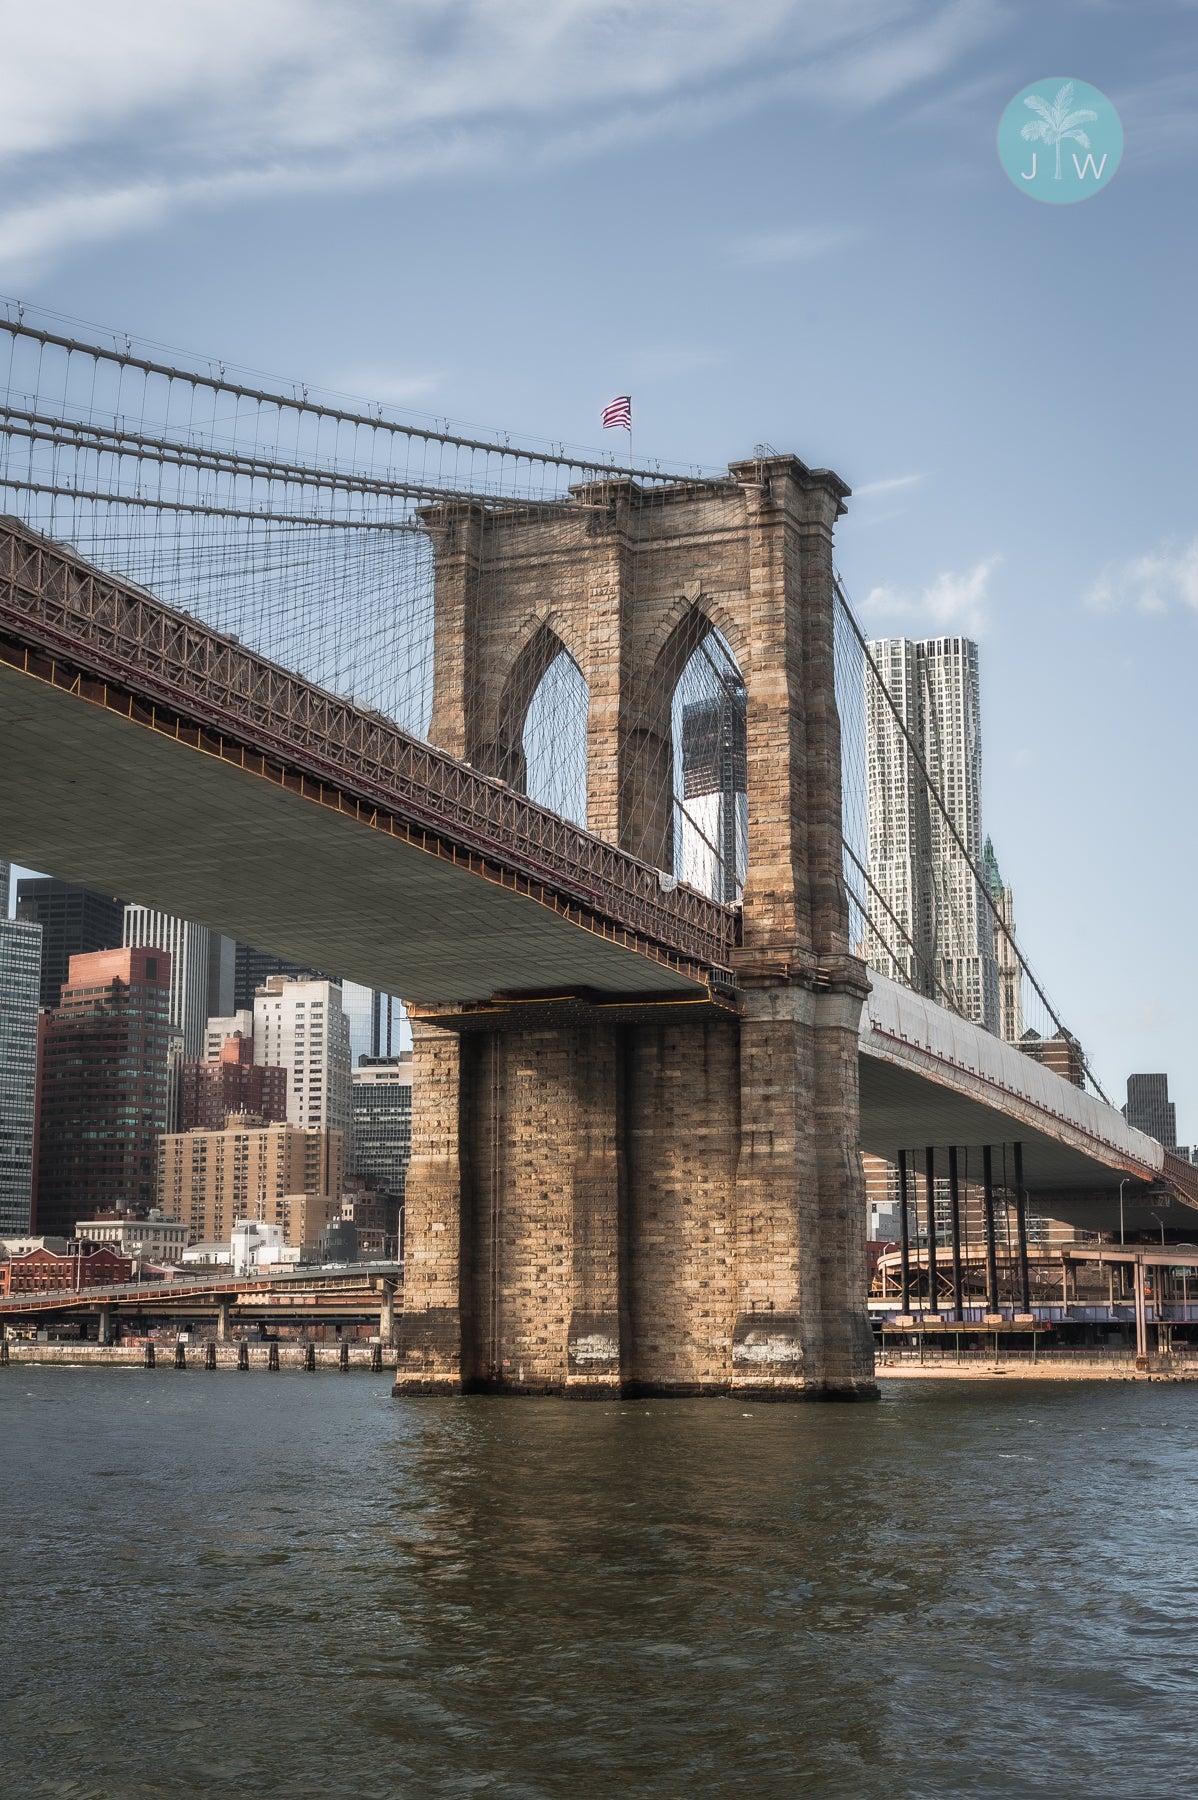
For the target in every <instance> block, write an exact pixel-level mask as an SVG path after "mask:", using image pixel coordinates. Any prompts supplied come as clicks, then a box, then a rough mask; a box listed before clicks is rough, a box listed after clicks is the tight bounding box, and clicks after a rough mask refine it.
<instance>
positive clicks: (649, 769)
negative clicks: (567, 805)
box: [396, 456, 874, 1399]
mask: <svg viewBox="0 0 1198 1800" xmlns="http://www.w3.org/2000/svg"><path fill="white" fill-rule="evenodd" d="M847 493H848V489H847V488H846V487H845V486H844V484H843V483H842V482H841V481H840V480H839V479H838V478H837V477H836V476H835V475H833V474H831V473H829V472H828V471H827V470H822V469H819V470H812V469H808V468H806V467H805V466H804V465H803V464H802V463H801V462H799V461H798V460H797V459H796V458H793V457H786V456H771V457H769V458H766V459H762V460H754V461H752V462H745V463H737V464H733V465H732V466H731V467H730V469H729V472H728V476H727V478H726V479H721V480H715V481H696V482H693V483H685V484H678V485H674V486H669V487H666V488H664V489H661V490H657V491H652V490H642V489H641V488H640V487H639V486H637V485H636V484H634V483H633V482H631V481H629V480H627V479H624V480H612V481H606V482H602V483H597V484H591V485H588V486H586V487H582V488H579V489H576V490H574V493H573V497H572V499H571V500H570V501H569V502H565V503H556V504H553V505H550V506H530V507H528V508H512V509H510V510H506V511H497V510H488V509H484V508H482V507H479V506H476V505H473V504H469V503H463V504H460V505H455V506H453V507H448V508H441V509H437V510H436V511H434V512H432V513H430V514H429V515H428V519H427V523H428V527H429V530H430V535H431V537H432V541H433V545H434V552H435V558H436V586H435V684H434V703H433V719H432V726H431V730H430V734H429V735H430V739H431V741H432V742H433V743H434V744H437V745H438V746H440V747H441V748H442V749H444V750H448V751H450V752H452V753H453V754H454V755H457V756H459V757H463V758H465V759H466V760H467V761H469V762H470V763H472V764H473V765H474V766H475V767H476V768H479V769H482V770H484V771H485V772H487V773H489V774H493V775H497V776H501V777H503V778H504V779H505V780H507V781H509V782H511V783H513V784H514V785H516V786H522V785H523V782H524V755H523V749H522V731H523V726H524V722H525V715H526V713H527V710H528V706H529V702H530V700H531V698H532V695H533V693H534V691H535V689H536V687H537V684H538V683H539V681H540V679H541V677H542V675H543V674H544V673H545V671H546V670H547V669H548V667H549V665H550V664H551V663H552V661H553V660H554V658H555V657H556V656H557V655H558V654H559V652H560V651H561V650H562V649H563V648H564V649H565V650H567V651H568V652H569V654H570V655H571V656H572V657H573V659H574V661H575V662H576V664H577V665H578V668H579V669H580V670H581V672H582V674H583V676H584V677H585V678H586V681H587V683H588V686H589V711H588V727H587V782H588V792H587V825H588V828H589V829H590V830H591V831H593V832H596V833H597V834H599V835H600V836H603V837H605V838H607V839H609V840H610V841H612V842H614V843H616V844H618V845H619V846H620V847H621V848H622V849H624V850H627V851H630V852H631V853H633V854H634V855H636V856H638V857H641V858H643V859H644V860H645V861H647V862H649V863H651V864H653V865H655V866H656V867H658V868H661V869H664V870H667V871H670V870H672V869H673V866H674V851H673V842H674V836H673V833H674V827H673V800H672V792H673V788H672V776H671V761H672V748H671V744H672V738H671V702H672V697H673V693H674V689H675V686H676V683H677V680H678V677H679V675H680V673H681V671H682V668H683V666H684V665H685V663H686V662H687V660H688V659H689V657H690V656H691V654H692V652H693V651H694V650H695V648H696V646H697V645H699V644H700V643H701V642H702V640H703V639H704V637H705V636H706V635H707V634H708V633H709V632H710V631H711V630H712V629H713V628H714V629H716V630H718V631H719V632H720V633H721V634H722V636H723V637H724V639H725V640H726V642H727V644H728V645H729V646H730V647H731V649H732V651H733V653H734V655H735V656H736V658H737V660H738V662H739V665H740V670H741V673H742V675H743V678H744V682H745V688H746V693H747V789H748V876H747V882H746V887H745V892H744V908H743V945H742V947H741V948H740V949H739V950H738V951H737V953H736V959H737V969H736V974H737V981H738V985H739V992H740V1002H741V1010H740V1012H739V1014H738V1015H737V1014H731V1013H726V1014H724V1015H723V1016H721V1015H720V1014H719V1012H718V1009H716V1008H714V1007H712V1008H709V1009H704V1008H699V1009H698V1015H701V1016H697V1015H696V1009H694V1008H689V1009H688V1008H687V1007H686V1006H679V1005H669V1004H662V1005H660V1006H656V1007H655V1006H654V1005H653V1004H652V996H651V993H650V994H649V995H647V999H646V1006H645V1008H643V1009H641V1011H640V1012H639V1013H638V1014H637V1016H636V1019H635V1022H631V1023H629V1022H624V1023H612V1022H611V1021H612V1017H613V1014H612V1012H611V1011H610V1010H609V1011H606V1012H605V1010H604V1006H603V997H602V996H589V997H571V998H568V999H560V998H559V999H558V1000H557V1001H556V1002H555V1001H551V1000H549V999H548V998H547V997H540V998H539V1003H538V1004H535V1005H534V1004H533V1001H534V999H535V998H536V997H529V1000H530V1004H529V1007H528V1009H527V1011H526V1012H524V1013H523V1014H522V1013H521V1010H520V1008H519V1007H516V1008H513V1009H509V1010H506V1011H505V1012H504V1013H503V1014H502V1015H501V1016H500V1022H498V1023H493V1024H492V1027H491V1028H490V1029H485V1030H477V1029H473V1030H464V1029H461V1028H460V1027H461V1025H462V1019H461V1018H459V1017H457V1016H456V1015H455V1011H454V1009H453V1008H448V1007H447V1008H446V1009H444V1010H443V1011H441V1010H439V1009H432V1008H423V1009H419V1011H418V1016H417V1020H416V1023H415V1026H414V1036H415V1067H414V1072H413V1085H414V1095H415V1102H416V1104H415V1117H414V1120H413V1143H412V1162H411V1167H410V1170H409V1174H408V1188H407V1232H406V1269H405V1276H406V1280H405V1296H404V1312H403V1318H402V1322H401V1323H400V1325H399V1328H398V1336H399V1346H400V1353H399V1370H398V1377H397V1384H396V1390H397V1392H409V1393H411V1392H446V1391H457V1390H461V1389H494V1390H513V1391H521V1392H537V1393H546V1392H548V1393H566V1394H576V1395H579V1396H605V1395H611V1394H616V1393H621V1392H625V1393H628V1392H635V1393H670V1394H705V1393H724V1392H729V1391H733V1390H735V1391H737V1392H742V1393H746V1394H752V1395H756V1396H761V1397H772V1398H778V1399H783V1398H792V1397H794V1398H797V1397H803V1396H806V1395H819V1396H826V1395H834V1396H835V1395H845V1396H853V1395H858V1394H871V1393H872V1392H873V1391H874V1389H873V1355H872V1346H871V1339H870V1333H869V1328H868V1321H867V1318H866V1315H865V1303H864V1295H865V1282H866V1275H865V1247H864V1239H865V1206H864V1196H863V1189H862V1175H861V1164H860V1157H859V1154H858V1091H857V1026H858V1019H859V1016H860V1010H861V1005H862V1002H863V1001H864V999H865V996H866V993H867V992H868V982H867V978H866V974H865V969H864V966H863V965H862V964H861V963H860V962H858V961H857V960H856V959H855V958H853V957H852V956H851V955H850V954H849V945H848V912H847V901H846V896H845V891H844V886H843V882H842V879H841V804H840V802H841V795H840V728H839V719H838V716H837V711H836V702H835V691H834V679H833V661H834V659H833V613H834V594H833V576H832V531H833V524H834V521H835V519H836V517H837V515H838V514H839V513H840V512H841V511H842V509H843V500H844V498H845V496H846V495H847ZM647 987H650V988H651V975H649V976H647ZM487 1016H488V1017H493V1016H492V1015H487Z"/></svg>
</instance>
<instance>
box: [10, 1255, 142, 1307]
mask: <svg viewBox="0 0 1198 1800" xmlns="http://www.w3.org/2000/svg"><path fill="white" fill-rule="evenodd" d="M132 1279H133V1264H132V1262H131V1261H130V1259H129V1258H128V1257H127V1256H118V1255H117V1254H116V1253H115V1251H112V1250H105V1249H104V1248H102V1247H101V1248H99V1249H95V1250H77V1251H67V1253H66V1254H65V1255H63V1254H60V1253H59V1252H58V1251H57V1250H26V1251H24V1252H23V1253H20V1254H18V1255H16V1256H9V1257H5V1259H4V1260H3V1261H2V1262H0V1295H2V1296H3V1297H4V1298H6V1299H7V1298H8V1297H9V1296H11V1295H15V1294H60V1293H78V1292H79V1291H80V1290H82V1289H83V1288H94V1287H114V1286H116V1285H117V1284H118V1283H119V1282H122V1281H132Z"/></svg>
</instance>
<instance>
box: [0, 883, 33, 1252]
mask: <svg viewBox="0 0 1198 1800" xmlns="http://www.w3.org/2000/svg"><path fill="white" fill-rule="evenodd" d="M4 867H5V865H3V864H0V880H2V879H3V874H2V871H3V869H4ZM5 891H6V892H7V890H5ZM41 972H42V928H41V926H40V925H27V924H25V923H23V922H22V921H21V920H20V919H7V918H0V1237H13V1236H17V1235H19V1234H20V1233H22V1232H27V1231H28V1230H29V1228H30V1224H31V1222H32V1205H33V1175H34V1167H33V1157H34V1140H35V1138H36V1134H37V1029H38V1028H37V1014H38V991H39V988H40V986H41Z"/></svg>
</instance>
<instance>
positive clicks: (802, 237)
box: [732, 225, 861, 264]
mask: <svg viewBox="0 0 1198 1800" xmlns="http://www.w3.org/2000/svg"><path fill="white" fill-rule="evenodd" d="M860 236H861V233H860V231H858V230H856V229H855V228H854V227H853V226H851V225H800V226H796V227H795V229H794V230H792V231H760V232H754V233H751V234H750V235H749V236H748V237H742V238H735V239H734V240H733V243H732V250H733V252H734V254H735V255H736V256H738V257H739V258H740V260H741V261H742V262H746V263H760V264H769V263H795V262H816V261H818V259H819V258H820V257H822V256H831V255H834V254H835V252H836V251H837V250H843V249H844V248H845V247H846V245H848V244H851V243H853V242H854V240H855V239H857V238H859V237H860Z"/></svg>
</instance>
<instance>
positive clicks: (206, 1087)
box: [179, 1031, 287, 1131]
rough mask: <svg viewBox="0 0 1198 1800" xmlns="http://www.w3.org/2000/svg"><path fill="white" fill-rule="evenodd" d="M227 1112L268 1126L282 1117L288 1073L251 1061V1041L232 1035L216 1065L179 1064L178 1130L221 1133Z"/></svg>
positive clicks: (223, 1047)
mask: <svg viewBox="0 0 1198 1800" xmlns="http://www.w3.org/2000/svg"><path fill="white" fill-rule="evenodd" d="M229 1113H255V1114H256V1115H257V1116H258V1117H259V1118H260V1119H264V1120H265V1121H266V1122H267V1124H273V1123H274V1122H276V1121H279V1120H283V1119H285V1118H286V1117H287V1070H286V1068H285V1067H284V1066H282V1065H279V1066H277V1067H274V1068H264V1067H263V1066H262V1065H261V1063H256V1062H255V1061H254V1044H253V1040H252V1038H247V1037H243V1036H242V1034H241V1032H239V1031H237V1032H234V1034H233V1036H232V1037H227V1038H226V1039H225V1041H224V1043H223V1044H222V1046H221V1052H220V1061H219V1062H214V1063H184V1065H183V1075H182V1081H181V1085H180V1095H179V1130H180V1131H196V1130H199V1131H223V1129H224V1124H225V1119H226V1117H227V1116H228V1114H229Z"/></svg>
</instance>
